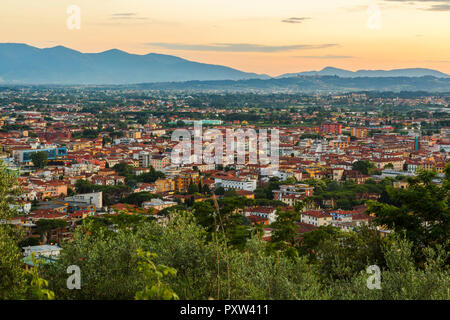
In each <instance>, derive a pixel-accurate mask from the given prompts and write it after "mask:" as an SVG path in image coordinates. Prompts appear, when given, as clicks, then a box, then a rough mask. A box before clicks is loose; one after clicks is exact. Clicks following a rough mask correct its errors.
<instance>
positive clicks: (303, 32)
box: [0, 0, 450, 75]
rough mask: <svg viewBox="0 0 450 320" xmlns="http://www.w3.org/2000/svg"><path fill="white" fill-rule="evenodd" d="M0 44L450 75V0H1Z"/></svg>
mask: <svg viewBox="0 0 450 320" xmlns="http://www.w3.org/2000/svg"><path fill="white" fill-rule="evenodd" d="M70 5H77V6H78V7H79V8H80V9H81V29H80V30H76V29H75V30H70V29H69V28H67V25H66V21H67V19H68V17H69V14H67V7H68V6H70ZM377 8H379V12H378V11H377ZM0 42H20V43H26V44H29V45H33V46H37V47H40V48H44V47H52V46H56V45H63V46H66V47H69V48H72V49H75V50H79V51H81V52H100V51H105V50H108V49H112V48H117V49H121V50H124V51H127V52H130V53H137V54H146V53H150V52H155V53H163V54H170V55H176V56H179V57H183V58H186V59H189V60H193V61H198V62H205V63H213V64H221V65H227V66H230V67H233V68H237V69H240V70H243V71H248V72H257V73H266V74H270V75H279V74H282V73H286V72H300V71H309V70H319V69H322V68H323V67H326V66H334V67H339V68H345V69H348V70H357V69H392V68H409V67H425V68H432V69H437V70H440V71H442V72H446V73H448V74H450V0H440V1H429V0H422V1H404V0H378V1H376V0H334V1H331V0H316V1H311V0H1V3H0Z"/></svg>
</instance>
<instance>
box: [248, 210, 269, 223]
mask: <svg viewBox="0 0 450 320" xmlns="http://www.w3.org/2000/svg"><path fill="white" fill-rule="evenodd" d="M276 212H277V210H276V209H275V208H272V207H253V208H246V209H245V213H244V215H245V216H246V217H250V216H258V217H262V218H265V219H268V220H269V223H273V222H275V220H276V218H277V214H276Z"/></svg>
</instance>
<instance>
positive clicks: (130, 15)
mask: <svg viewBox="0 0 450 320" xmlns="http://www.w3.org/2000/svg"><path fill="white" fill-rule="evenodd" d="M109 19H111V20H148V18H146V17H139V16H138V14H137V13H134V12H122V13H113V14H111V15H110V16H109Z"/></svg>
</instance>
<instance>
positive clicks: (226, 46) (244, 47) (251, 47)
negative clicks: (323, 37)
mask: <svg viewBox="0 0 450 320" xmlns="http://www.w3.org/2000/svg"><path fill="white" fill-rule="evenodd" d="M147 45H148V46H152V47H158V48H163V49H169V50H188V51H221V52H281V51H292V50H309V49H324V48H330V47H336V46H338V44H335V43H326V44H296V45H285V46H267V45H260V44H251V43H212V44H185V43H166V42H149V43H147Z"/></svg>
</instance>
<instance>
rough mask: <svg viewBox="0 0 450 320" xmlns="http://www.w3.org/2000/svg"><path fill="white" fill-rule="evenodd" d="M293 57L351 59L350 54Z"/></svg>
mask: <svg viewBox="0 0 450 320" xmlns="http://www.w3.org/2000/svg"><path fill="white" fill-rule="evenodd" d="M294 58H306V59H351V58H354V57H352V56H337V55H332V54H327V55H324V56H295V57H294Z"/></svg>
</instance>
